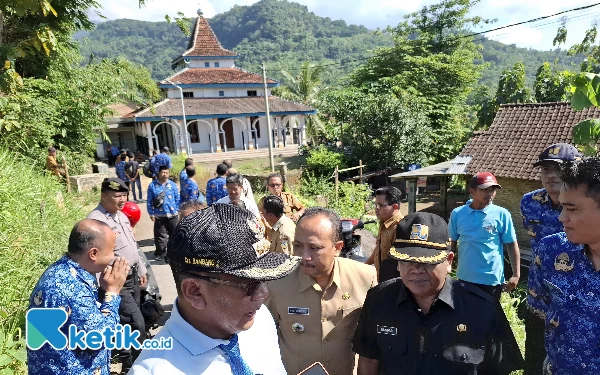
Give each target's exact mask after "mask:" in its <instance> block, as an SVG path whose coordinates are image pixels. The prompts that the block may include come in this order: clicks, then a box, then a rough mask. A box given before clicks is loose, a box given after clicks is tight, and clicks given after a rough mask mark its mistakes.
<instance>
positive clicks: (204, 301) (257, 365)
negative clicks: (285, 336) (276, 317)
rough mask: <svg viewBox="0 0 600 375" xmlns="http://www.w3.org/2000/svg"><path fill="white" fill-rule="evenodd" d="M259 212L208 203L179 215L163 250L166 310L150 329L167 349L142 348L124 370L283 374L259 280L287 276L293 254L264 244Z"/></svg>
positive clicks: (171, 373) (158, 374) (264, 290)
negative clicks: (167, 272)
mask: <svg viewBox="0 0 600 375" xmlns="http://www.w3.org/2000/svg"><path fill="white" fill-rule="evenodd" d="M268 248H269V242H268V241H266V240H265V239H264V235H263V232H262V230H261V225H260V224H259V222H258V219H257V218H256V217H255V216H254V215H253V214H252V213H251V212H249V211H247V210H244V209H241V208H239V207H236V206H233V205H230V204H215V205H212V206H210V207H208V208H206V209H203V210H200V211H195V212H193V213H191V214H190V215H188V216H186V217H185V218H183V219H182V220H181V222H180V223H179V225H178V226H177V229H176V230H175V232H174V233H173V235H172V236H171V237H170V239H169V243H168V248H167V249H168V250H167V251H168V255H169V259H170V262H169V264H170V266H171V271H172V272H173V277H174V279H175V286H176V288H177V299H176V300H175V303H174V304H173V311H172V312H171V317H170V318H169V320H168V321H167V323H166V324H165V326H164V327H163V328H162V330H161V331H160V332H159V333H158V335H157V336H155V338H156V339H159V340H160V339H161V338H169V337H171V338H172V339H173V347H172V349H171V350H147V351H144V352H143V353H142V355H141V356H140V357H139V358H138V360H137V361H136V363H135V364H134V366H133V368H132V370H131V372H130V373H131V374H136V375H137V374H156V375H163V374H169V375H181V374H194V375H197V374H219V375H230V374H234V375H246V374H248V375H251V374H265V375H266V374H269V375H271V374H273V375H279V374H281V375H283V374H285V369H284V367H283V364H282V363H281V354H280V352H279V344H278V341H277V332H276V330H275V324H274V322H273V318H272V317H271V315H270V314H269V311H268V310H267V309H266V307H264V305H263V300H264V299H265V298H266V297H267V294H268V290H267V288H266V286H265V282H266V281H269V280H275V279H279V278H281V277H284V276H286V275H287V274H289V273H290V272H292V270H294V268H296V267H297V265H298V262H299V259H298V258H290V257H289V256H287V255H285V254H279V253H272V252H269V251H268Z"/></svg>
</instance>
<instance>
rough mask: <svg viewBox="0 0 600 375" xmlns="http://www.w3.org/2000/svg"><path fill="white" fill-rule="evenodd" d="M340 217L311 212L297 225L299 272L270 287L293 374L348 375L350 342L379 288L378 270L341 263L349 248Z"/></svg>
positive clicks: (281, 341)
mask: <svg viewBox="0 0 600 375" xmlns="http://www.w3.org/2000/svg"><path fill="white" fill-rule="evenodd" d="M341 226H342V224H341V221H340V218H339V217H338V215H337V214H336V213H335V212H333V211H331V210H329V209H326V208H321V207H311V208H307V209H306V211H305V212H304V215H302V217H300V220H298V223H297V225H296V233H295V239H294V252H295V253H296V254H298V255H300V256H301V257H302V263H301V265H300V267H298V269H296V270H295V271H294V272H292V273H291V274H290V275H288V276H286V277H285V278H283V279H281V280H277V281H272V282H269V285H268V286H269V292H270V295H269V298H268V299H267V302H266V305H267V306H268V307H269V310H270V311H271V314H272V315H273V318H274V319H275V323H276V324H277V330H278V333H279V344H280V345H281V356H282V358H283V364H284V365H285V369H286V370H287V372H288V374H298V373H299V372H300V371H302V370H304V369H305V368H307V367H308V366H310V365H312V364H313V363H315V362H321V363H322V364H323V366H324V367H325V369H326V370H327V372H328V373H329V374H330V375H349V374H352V371H353V369H354V363H355V357H356V355H355V354H354V353H353V352H352V349H351V343H350V338H351V337H352V334H353V333H354V329H355V328H356V324H357V321H358V316H359V314H360V310H361V308H362V305H363V301H364V300H365V297H366V295H367V291H368V290H369V289H370V288H371V287H373V286H375V285H377V274H376V272H375V267H373V266H369V265H366V264H362V263H359V262H356V261H354V260H351V259H345V258H338V255H339V254H340V250H341V249H342V246H343V244H344V242H343V241H342V228H341Z"/></svg>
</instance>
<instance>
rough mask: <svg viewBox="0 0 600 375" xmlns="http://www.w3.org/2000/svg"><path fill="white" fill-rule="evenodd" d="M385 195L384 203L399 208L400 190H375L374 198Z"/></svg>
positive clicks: (382, 188)
mask: <svg viewBox="0 0 600 375" xmlns="http://www.w3.org/2000/svg"><path fill="white" fill-rule="evenodd" d="M377 195H385V201H386V202H387V204H397V205H398V206H400V200H401V199H402V192H401V191H400V189H398V188H397V187H394V186H384V187H381V188H379V189H377V190H375V196H377Z"/></svg>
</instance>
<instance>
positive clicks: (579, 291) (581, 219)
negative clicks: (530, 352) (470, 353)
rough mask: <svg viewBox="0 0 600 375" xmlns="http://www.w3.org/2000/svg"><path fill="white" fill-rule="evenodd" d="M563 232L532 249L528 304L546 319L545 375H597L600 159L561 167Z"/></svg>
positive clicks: (599, 370)
mask: <svg viewBox="0 0 600 375" xmlns="http://www.w3.org/2000/svg"><path fill="white" fill-rule="evenodd" d="M561 180H562V182H563V184H562V187H561V189H560V195H559V203H560V204H561V205H562V211H561V213H560V216H559V219H560V221H561V222H562V224H563V226H564V231H562V232H560V233H556V234H553V235H550V236H548V237H544V238H543V239H542V240H541V241H539V242H538V243H537V244H536V246H535V247H534V248H533V259H534V261H533V264H532V266H531V268H530V270H529V285H528V286H529V295H528V296H527V303H528V304H529V307H530V309H531V310H532V311H534V312H535V313H537V314H538V316H539V317H540V318H542V319H544V323H545V324H544V327H545V348H546V360H545V362H544V365H543V372H544V374H555V375H565V374H569V375H570V374H598V373H600V345H598V342H599V336H598V332H600V319H599V311H600V292H599V291H600V230H598V223H600V159H598V158H586V159H583V160H575V161H567V162H564V163H563V164H562V168H561Z"/></svg>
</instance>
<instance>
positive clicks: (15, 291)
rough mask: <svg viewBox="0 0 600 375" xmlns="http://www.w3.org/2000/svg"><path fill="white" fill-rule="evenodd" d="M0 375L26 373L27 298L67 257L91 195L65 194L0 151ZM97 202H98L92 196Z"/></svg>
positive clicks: (59, 185) (58, 185)
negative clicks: (48, 270) (72, 234)
mask: <svg viewBox="0 0 600 375" xmlns="http://www.w3.org/2000/svg"><path fill="white" fill-rule="evenodd" d="M0 165H2V169H1V170H0V291H1V293H0V373H12V372H11V370H14V371H15V372H16V373H24V372H25V365H24V361H25V349H24V347H23V345H22V344H23V342H22V340H21V341H20V342H18V343H15V340H18V339H19V338H22V337H23V335H24V334H23V331H22V329H23V327H24V326H25V312H26V310H27V307H28V300H29V294H30V293H31V290H32V289H33V286H34V285H35V283H36V282H37V280H38V279H39V277H40V275H41V274H42V273H43V272H44V270H45V269H46V268H47V267H48V266H49V265H50V264H52V263H53V262H54V261H56V260H57V259H58V258H60V256H61V255H62V254H63V253H64V252H65V251H66V248H67V246H66V245H67V240H68V237H69V233H70V231H71V229H72V227H73V225H74V223H75V222H76V221H77V220H80V219H82V218H84V217H85V216H86V214H87V210H89V207H90V204H92V202H91V201H90V199H92V196H91V195H86V196H84V198H83V199H82V197H80V196H77V195H75V194H73V195H69V194H66V192H65V188H64V184H62V183H60V182H59V181H58V180H57V179H56V178H54V177H52V176H45V175H44V174H43V172H42V171H40V170H37V169H35V168H34V167H32V164H31V163H29V162H27V160H22V159H17V160H15V155H14V154H11V153H9V152H8V151H6V150H4V149H0ZM94 197H97V196H95V195H94Z"/></svg>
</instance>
